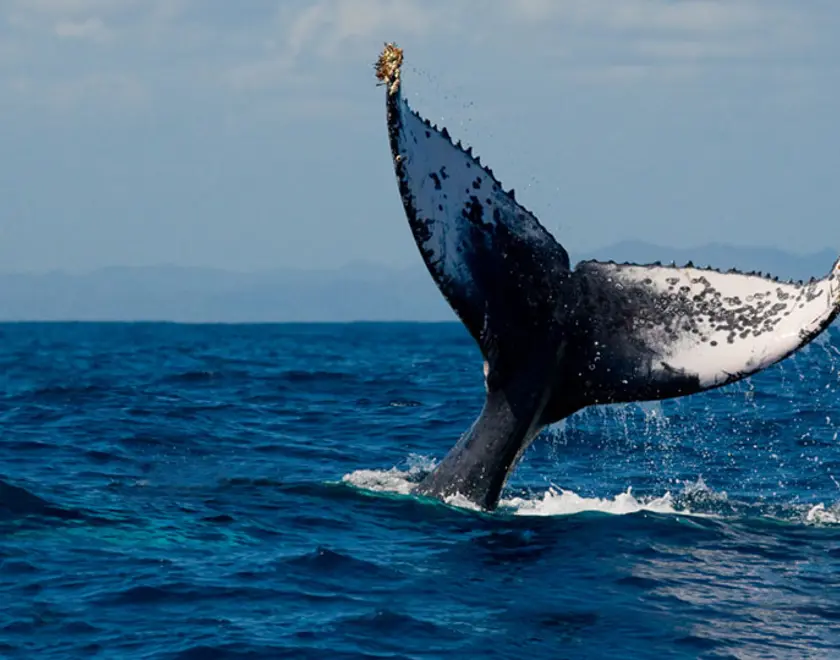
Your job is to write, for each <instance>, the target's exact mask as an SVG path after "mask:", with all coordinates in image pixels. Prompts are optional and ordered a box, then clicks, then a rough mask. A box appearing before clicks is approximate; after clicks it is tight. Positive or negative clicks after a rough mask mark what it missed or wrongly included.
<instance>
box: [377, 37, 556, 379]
mask: <svg viewBox="0 0 840 660" xmlns="http://www.w3.org/2000/svg"><path fill="white" fill-rule="evenodd" d="M402 62H403V53H402V51H401V50H400V49H399V48H397V47H396V46H395V45H393V44H386V46H385V49H384V50H383V52H382V54H381V55H380V57H379V60H378V61H377V63H376V73H377V78H378V79H379V80H380V81H381V82H382V83H383V84H384V86H385V88H386V106H387V118H388V137H389V142H390V147H391V152H392V156H393V162H394V169H395V172H396V176H397V183H398V186H399V192H400V196H401V198H402V203H403V207H404V209H405V213H406V216H407V218H408V222H409V226H410V228H411V231H412V234H413V236H414V240H415V242H416V244H417V247H418V249H419V251H420V253H421V255H422V257H423V261H424V262H425V264H426V267H427V268H428V270H429V272H430V274H431V275H432V278H433V279H434V281H435V283H436V284H437V286H438V288H439V289H440V291H441V293H442V294H443V295H444V297H445V298H446V300H447V301H448V302H449V304H450V305H451V306H452V308H453V309H454V311H455V313H456V314H457V315H458V317H459V318H460V319H461V320H462V321H463V323H464V324H465V326H466V327H467V329H468V330H469V331H470V333H471V334H472V335H473V337H474V338H475V339H476V341H477V342H478V343H479V345H480V346H481V349H482V351H483V352H484V354H485V357H486V358H487V359H488V361H490V362H491V366H492V365H493V360H495V357H494V355H493V351H494V349H498V347H499V345H513V344H516V343H522V342H524V341H525V339H526V337H525V336H524V335H523V334H522V333H521V332H517V331H516V328H518V327H519V326H523V327H524V324H523V323H522V321H524V320H526V319H527V317H528V316H529V315H534V311H533V310H532V309H531V307H532V306H533V303H534V302H535V301H542V300H545V299H546V298H548V290H549V289H550V288H552V287H554V286H555V284H556V280H557V278H558V277H560V276H562V274H563V273H567V272H568V270H569V257H568V254H567V253H566V251H565V249H564V248H563V247H562V246H561V245H560V244H558V243H557V242H556V241H555V240H554V238H553V237H552V235H551V234H550V233H549V232H548V231H547V230H546V229H545V228H544V227H543V226H542V225H541V224H540V223H539V221H538V220H537V219H536V217H534V215H533V214H532V213H530V212H529V211H528V210H527V209H525V208H524V207H523V206H522V205H521V204H519V203H518V202H517V201H516V200H515V199H514V196H513V194H512V192H505V190H504V189H503V188H502V185H501V183H500V182H499V181H498V180H497V179H496V178H495V176H494V175H493V173H492V172H491V171H490V170H489V169H487V168H485V167H484V166H482V165H481V163H480V162H479V161H478V159H477V158H475V157H474V156H473V155H472V152H471V150H466V149H464V148H462V147H460V146H457V145H455V144H453V142H452V140H451V138H450V136H449V134H448V132H447V131H446V130H445V129H442V130H441V129H438V128H437V127H436V126H434V125H433V124H432V123H431V122H429V121H428V120H427V119H423V118H422V117H421V116H420V115H419V114H418V113H416V112H415V111H414V110H412V109H411V108H410V107H409V104H408V102H407V101H406V100H405V99H404V97H403V94H402V80H401V65H402ZM523 291H531V292H533V293H534V295H531V296H524V295H523V293H522V292H523ZM540 291H542V292H543V294H544V295H542V296H540V295H538V292H540ZM539 315H540V316H542V315H544V311H542V310H541V311H540V313H539ZM514 317H516V318H518V319H519V320H520V323H518V324H517V325H516V327H514V325H513V324H511V323H510V322H509V320H510V319H511V318H514Z"/></svg>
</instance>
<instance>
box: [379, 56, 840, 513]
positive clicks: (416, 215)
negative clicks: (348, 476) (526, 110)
mask: <svg viewBox="0 0 840 660" xmlns="http://www.w3.org/2000/svg"><path fill="white" fill-rule="evenodd" d="M402 62H403V52H402V50H400V49H399V48H398V47H397V46H396V45H394V44H386V45H385V48H384V50H383V52H382V54H381V55H380V58H379V60H378V61H377V63H376V75H377V78H378V79H379V80H380V81H381V83H382V84H383V85H384V86H385V87H386V114H387V124H388V139H389V143H390V148H391V152H392V156H393V164H394V170H395V173H396V178H397V185H398V190H399V193H400V196H401V199H402V203H403V208H404V210H405V214H406V217H407V219H408V224H409V227H410V229H411V232H412V234H413V236H414V240H415V242H416V244H417V247H418V249H419V251H420V254H421V256H422V258H423V261H424V263H425V265H426V268H427V269H428V271H429V273H430V274H431V276H432V278H433V279H434V281H435V283H436V285H437V286H438V288H439V289H440V291H441V293H442V294H443V296H444V298H445V299H446V300H447V301H448V303H449V304H450V306H451V307H452V308H453V310H454V311H455V313H456V314H457V316H458V317H459V319H460V320H461V321H462V322H463V323H464V326H465V327H466V328H467V330H468V331H469V333H470V335H471V336H472V337H473V338H474V339H475V341H476V343H477V344H478V346H479V348H480V350H481V353H482V355H483V357H484V360H485V365H484V368H485V386H486V390H487V392H486V398H485V403H484V407H483V409H482V411H481V413H480V415H479V417H478V418H477V419H476V421H475V422H474V423H473V425H472V426H471V428H470V429H468V430H467V431H466V432H465V433H464V435H463V436H462V437H461V438H460V439H459V440H458V442H457V443H456V445H455V446H454V447H453V448H452V449H451V450H450V452H449V453H448V454H447V455H446V457H445V458H444V459H443V461H442V462H441V463H440V464H439V465H438V466H437V468H436V469H435V470H434V471H432V472H431V473H430V474H429V475H428V476H427V477H426V478H425V479H424V480H423V481H422V482H421V483H420V484H419V485H418V487H417V490H416V492H417V493H420V494H423V495H428V496H432V497H436V498H439V499H446V498H447V497H449V496H452V495H455V494H459V495H461V496H463V497H465V498H467V499H468V500H469V501H471V502H473V503H475V504H477V505H478V506H480V507H482V508H484V509H488V510H489V509H493V508H495V507H496V505H497V503H498V499H499V496H500V494H501V490H502V488H503V486H504V483H505V481H506V479H507V477H508V475H509V474H510V472H511V471H512V470H513V468H514V467H515V465H516V463H517V461H518V460H519V458H520V457H521V456H522V454H523V452H524V451H525V449H526V448H527V447H528V446H529V444H530V443H531V442H532V441H533V439H534V438H535V437H536V436H537V434H538V433H539V432H540V430H541V429H543V428H544V427H545V426H546V425H548V424H552V423H554V422H556V421H559V420H561V419H563V418H565V417H568V416H569V415H571V414H573V413H574V412H576V411H578V410H580V409H581V408H584V407H586V406H591V405H597V404H606V403H619V402H631V401H648V400H657V399H665V398H671V397H679V396H686V395H689V394H694V393H697V392H702V391H704V390H708V389H711V388H714V387H720V386H722V385H726V384H728V383H732V382H734V381H737V380H740V379H742V378H745V377H747V376H749V375H751V374H754V373H756V372H758V371H760V370H762V369H764V368H766V367H768V366H770V365H771V364H774V363H776V362H778V361H779V360H782V359H784V358H785V357H787V356H789V355H790V354H791V353H793V352H794V351H796V350H797V349H798V348H801V347H802V346H804V345H805V344H807V343H808V342H810V341H811V340H812V339H814V337H816V336H817V335H818V334H820V333H821V332H822V331H823V330H825V329H826V328H827V327H828V326H829V324H830V323H831V322H832V321H833V320H834V318H835V317H836V316H837V314H838V312H840V262H835V264H834V265H833V267H832V269H831V270H830V272H829V273H828V275H827V276H826V277H824V278H823V279H819V280H817V279H813V278H812V280H811V281H810V282H809V283H807V284H803V283H801V282H799V283H796V284H794V283H779V282H778V281H776V280H775V279H772V278H770V277H769V276H763V275H760V274H755V273H754V274H746V273H741V272H738V271H736V270H734V269H733V270H730V271H729V272H726V273H723V272H720V271H718V270H715V269H712V268H695V267H694V266H693V265H692V263H691V262H689V263H688V264H687V265H686V266H684V267H677V266H675V265H666V266H663V265H662V264H661V263H660V262H656V263H655V264H616V263H613V262H608V263H604V262H599V261H582V262H580V263H578V264H577V265H576V266H575V267H574V268H571V267H570V264H569V256H568V253H567V252H566V250H565V248H564V247H563V246H562V245H561V244H560V243H558V242H557V241H556V240H555V238H554V237H553V236H552V235H551V233H550V232H549V231H548V230H546V229H545V228H544V227H543V226H542V224H540V222H539V220H538V219H537V218H536V217H535V216H534V214H533V213H531V212H530V211H528V210H527V209H526V208H525V207H524V206H523V205H522V204H520V203H518V202H517V201H516V200H515V199H514V195H513V191H512V190H511V191H510V192H509V193H508V192H505V191H504V189H503V188H502V185H501V183H500V182H499V181H498V180H497V179H496V177H495V176H494V175H493V173H492V171H491V170H490V169H489V168H488V167H485V166H482V164H481V163H480V162H479V160H478V158H477V157H476V156H474V155H473V153H472V149H468V150H464V149H463V148H459V147H458V146H457V145H455V144H453V143H452V140H451V139H450V136H449V133H448V131H447V130H446V128H445V127H444V128H441V129H440V130H438V129H437V128H435V127H433V126H430V125H429V123H428V122H427V121H426V120H424V119H423V118H421V117H420V115H419V114H418V113H416V112H415V111H414V110H412V109H411V108H410V106H409V104H408V102H407V101H406V100H405V98H404V97H403V94H402V82H401V79H400V68H401V66H402Z"/></svg>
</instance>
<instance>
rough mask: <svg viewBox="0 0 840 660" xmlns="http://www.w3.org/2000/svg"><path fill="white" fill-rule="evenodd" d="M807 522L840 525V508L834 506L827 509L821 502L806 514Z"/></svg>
mask: <svg viewBox="0 0 840 660" xmlns="http://www.w3.org/2000/svg"><path fill="white" fill-rule="evenodd" d="M805 522H808V523H814V524H817V525H840V507H838V506H837V505H834V506H832V507H830V508H828V509H826V508H825V504H823V503H822V502H820V503H819V504H817V505H815V506H812V507H811V508H810V510H809V511H808V513H807V514H805Z"/></svg>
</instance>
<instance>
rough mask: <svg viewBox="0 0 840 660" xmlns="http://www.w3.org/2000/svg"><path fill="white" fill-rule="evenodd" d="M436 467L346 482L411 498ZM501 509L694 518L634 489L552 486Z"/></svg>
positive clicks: (459, 498)
mask: <svg viewBox="0 0 840 660" xmlns="http://www.w3.org/2000/svg"><path fill="white" fill-rule="evenodd" d="M434 467H435V464H434V462H433V461H430V460H429V459H427V458H424V457H412V459H410V461H409V467H408V469H407V470H400V469H399V468H397V467H393V468H391V469H390V470H356V471H355V472H351V473H349V474H345V475H344V476H343V477H342V481H343V482H344V483H347V484H351V485H353V486H355V487H356V488H360V489H362V490H369V491H373V492H377V493H394V494H397V495H410V494H411V493H412V491H413V490H414V488H415V487H416V486H417V481H418V479H419V477H420V476H421V475H422V474H424V473H426V472H429V471H430V470H432V469H434ZM444 501H445V503H446V504H448V505H450V506H453V507H457V508H460V509H468V510H472V511H478V510H479V507H477V506H476V505H475V504H473V503H472V502H470V501H469V500H468V499H467V498H466V497H464V496H463V495H460V494H456V495H453V496H450V497H447V498H446V499H445V500H444ZM499 507H500V508H501V509H503V510H505V511H507V512H509V513H513V514H514V515H517V516H569V515H574V514H576V513H583V512H589V511H598V512H601V513H610V514H613V515H626V514H628V513H637V512H639V511H653V512H656V513H664V514H680V515H691V512H690V511H688V510H687V509H681V510H678V509H677V508H675V506H674V501H673V498H672V497H671V494H670V493H665V494H664V495H662V496H660V497H650V498H642V497H640V498H637V497H635V496H634V495H633V493H632V489H631V488H628V489H627V490H626V491H624V492H621V493H618V494H617V495H615V496H614V497H612V498H598V497H582V496H580V495H578V494H577V493H575V492H574V491H571V490H564V489H558V488H554V487H551V488H549V489H548V490H547V491H545V492H544V493H542V494H541V495H535V496H534V497H530V498H524V497H513V498H509V499H502V500H501V501H500V502H499Z"/></svg>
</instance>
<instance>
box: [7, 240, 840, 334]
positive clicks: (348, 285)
mask: <svg viewBox="0 0 840 660" xmlns="http://www.w3.org/2000/svg"><path fill="white" fill-rule="evenodd" d="M581 258H586V259H588V258H595V259H601V260H609V259H613V260H615V261H631V262H637V263H645V262H651V261H657V260H660V261H662V262H663V263H668V262H671V261H675V262H676V263H677V264H680V265H681V264H684V263H685V262H687V261H689V260H691V261H693V263H694V264H695V265H697V266H705V265H711V266H714V267H717V268H722V269H728V268H730V267H732V266H736V267H738V268H739V269H740V270H747V271H750V270H759V271H763V272H769V273H772V274H773V275H778V276H779V277H781V278H784V279H788V278H794V279H807V278H809V277H810V276H812V275H814V276H822V275H823V274H824V273H826V272H827V271H828V269H829V268H830V267H831V265H832V263H833V262H834V259H835V258H836V253H835V251H834V250H828V249H826V250H824V251H821V252H819V253H816V254H809V255H796V254H791V253H787V252H784V251H781V250H774V249H768V248H743V247H735V246H727V245H721V244H711V245H706V246H702V247H699V248H691V249H677V248H665V247H660V246H656V245H651V244H647V243H641V242H624V243H619V244H617V245H614V246H612V247H609V248H605V249H603V250H597V251H595V252H593V253H592V254H582V255H572V260H573V262H574V261H576V260H578V259H581ZM418 261H419V256H418ZM454 318H455V317H454V315H453V314H452V312H451V311H450V309H449V307H448V306H447V305H446V303H445V302H444V301H443V299H442V297H441V296H440V294H439V293H438V291H437V289H436V287H435V286H434V284H433V282H432V280H431V278H430V277H429V275H428V273H427V272H426V270H425V268H424V267H423V266H422V264H419V263H418V265H416V266H413V267H411V268H406V269H393V268H387V267H383V266H377V265H372V264H354V265H350V266H346V267H343V268H339V269H336V270H332V271H303V270H282V269H278V270H272V271H265V272H258V273H236V272H229V271H223V270H215V269H204V268H179V267H171V266H165V267H154V268H104V269H100V270H95V271H92V272H88V273H76V274H68V273H62V272H51V273H42V274H29V273H26V274H22V273H5V274H3V273H0V320H4V321H19V320H33V321H59V320H79V321H85V320H108V321H130V320H161V321H181V322H230V323H236V322H290V321H357V320H365V321H387V320H394V321H406V320H411V321H441V320H444V321H446V320H454Z"/></svg>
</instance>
